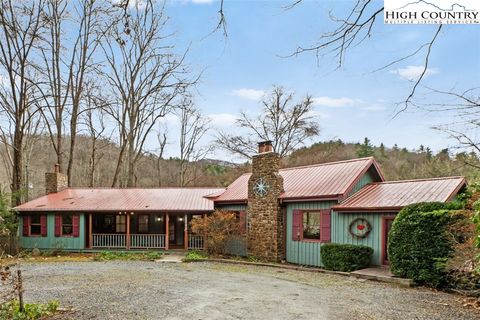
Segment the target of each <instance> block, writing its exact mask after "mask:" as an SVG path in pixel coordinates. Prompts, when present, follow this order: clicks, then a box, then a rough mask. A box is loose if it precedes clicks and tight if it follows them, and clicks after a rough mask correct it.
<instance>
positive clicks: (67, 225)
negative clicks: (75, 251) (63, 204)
mask: <svg viewBox="0 0 480 320" xmlns="http://www.w3.org/2000/svg"><path fill="white" fill-rule="evenodd" d="M62 235H63V236H72V235H73V215H72V214H65V215H63V216H62Z"/></svg>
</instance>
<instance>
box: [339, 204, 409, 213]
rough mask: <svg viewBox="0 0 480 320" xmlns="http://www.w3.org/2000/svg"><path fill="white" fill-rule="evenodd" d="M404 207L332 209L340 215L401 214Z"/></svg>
mask: <svg viewBox="0 0 480 320" xmlns="http://www.w3.org/2000/svg"><path fill="white" fill-rule="evenodd" d="M403 208H404V207H403V206H395V207H332V210H333V211H335V212H339V213H351V212H395V213H397V212H399V211H400V210H402V209H403Z"/></svg>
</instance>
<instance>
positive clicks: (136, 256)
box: [93, 251, 162, 261]
mask: <svg viewBox="0 0 480 320" xmlns="http://www.w3.org/2000/svg"><path fill="white" fill-rule="evenodd" d="M161 256H162V253H161V252H158V251H148V252H122V251H102V252H100V253H99V254H96V255H95V256H94V257H93V260H95V261H111V260H132V261H136V260H140V261H153V260H157V259H160V258H161Z"/></svg>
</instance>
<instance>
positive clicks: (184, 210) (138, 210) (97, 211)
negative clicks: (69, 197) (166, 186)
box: [13, 208, 214, 213]
mask: <svg viewBox="0 0 480 320" xmlns="http://www.w3.org/2000/svg"><path fill="white" fill-rule="evenodd" d="M13 210H15V211H17V212H19V213H22V212H51V213H55V212H78V213H112V212H124V211H128V212H134V213H137V212H149V213H181V212H192V213H195V212H199V213H208V212H213V211H214V209H175V210H167V209H125V208H123V209H118V208H117V209H108V210H106V209H102V210H99V209H88V208H85V209H69V208H28V209H15V208H14V209H13Z"/></svg>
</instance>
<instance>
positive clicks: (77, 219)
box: [72, 215, 80, 238]
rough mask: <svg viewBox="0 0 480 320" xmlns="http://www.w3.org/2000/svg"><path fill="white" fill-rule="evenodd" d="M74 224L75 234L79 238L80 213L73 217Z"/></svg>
mask: <svg viewBox="0 0 480 320" xmlns="http://www.w3.org/2000/svg"><path fill="white" fill-rule="evenodd" d="M72 225H73V236H74V237H75V238H78V236H79V235H80V230H79V229H80V217H79V216H78V215H74V216H73V217H72Z"/></svg>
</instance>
